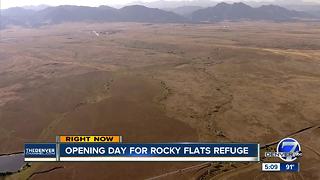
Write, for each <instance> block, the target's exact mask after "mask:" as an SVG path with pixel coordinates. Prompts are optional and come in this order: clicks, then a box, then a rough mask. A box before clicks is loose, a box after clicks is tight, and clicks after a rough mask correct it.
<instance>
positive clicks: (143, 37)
mask: <svg viewBox="0 0 320 180" xmlns="http://www.w3.org/2000/svg"><path fill="white" fill-rule="evenodd" d="M191 9H193V10H191ZM179 11H180V12H181V8H180V10H179ZM186 11H187V12H188V15H185V14H184V13H182V14H184V15H182V14H181V13H180V14H179V13H176V12H173V11H169V10H168V9H165V10H163V9H159V8H154V7H153V8H148V7H146V6H143V5H132V6H126V7H122V8H111V7H108V6H100V7H86V6H57V7H45V8H44V9H41V10H31V9H26V8H21V7H19V8H9V9H5V10H1V14H2V15H1V30H0V179H4V180H11V179H148V178H150V179H297V180H300V179H301V180H305V179H310V180H311V179H320V172H319V169H320V151H319V149H320V138H319V136H320V119H319V118H320V95H319V92H320V20H319V17H318V16H317V15H315V14H314V13H307V12H303V11H298V10H290V9H287V8H284V7H280V6H276V5H262V6H258V7H254V6H249V5H247V4H245V3H219V4H217V5H214V6H212V7H205V8H201V9H199V8H190V7H188V8H183V12H186ZM191 11H193V12H191ZM319 12H320V11H319ZM67 134H72V135H95V134H98V135H100V134H112V135H113V134H115V135H122V136H123V138H124V141H126V142H135V143H148V142H156V143H158V142H159V143H160V142H163V143H164V142H258V143H260V145H261V151H262V152H264V151H266V150H267V149H270V148H274V145H275V143H277V142H278V141H279V140H280V139H282V138H284V137H287V136H291V137H295V138H296V139H298V140H299V142H300V144H301V146H302V149H303V157H302V158H301V159H300V163H301V166H303V168H301V171H300V172H299V173H295V174H290V173H282V174H280V173H271V174H270V173H265V172H261V171H260V169H261V166H259V164H258V163H246V162H244V163H222V162H212V163H211V162H210V163H206V162H198V163H197V162H175V163H169V162H161V163H159V162H139V163H133V162H124V163H123V162H122V163H121V162H114V163H109V162H108V163H100V162H99V163H94V162H85V163H83V162H82V163H76V162H72V163H27V164H26V163H24V162H22V161H21V160H20V159H19V157H16V159H14V158H13V160H10V158H8V156H13V155H18V156H19V154H20V155H21V152H22V153H23V144H24V143H26V142H51V141H55V136H57V135H67ZM1 158H3V159H1ZM6 158H7V159H6ZM1 161H2V162H1ZM9 164H10V165H9ZM9 166H10V168H12V167H15V166H18V170H12V171H11V170H10V171H9V170H5V169H8V167H9ZM2 168H3V169H4V170H3V169H2ZM10 168H9V169H10ZM13 169H15V168H13ZM106 169H107V171H106ZM101 177H103V178H101Z"/></svg>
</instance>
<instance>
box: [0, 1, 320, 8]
mask: <svg viewBox="0 0 320 180" xmlns="http://www.w3.org/2000/svg"><path fill="white" fill-rule="evenodd" d="M136 1H143V2H151V1H157V0H0V2H1V8H2V9H5V8H9V7H15V6H26V5H39V4H46V5H51V6H57V5H65V4H68V5H85V6H99V5H111V6H114V5H122V4H126V3H132V2H136ZM167 1H179V0H167ZM184 1H185V0H184ZM200 1H201V0H200ZM212 1H222V0H212ZM226 1H241V0H226ZM249 1H250V0H249ZM252 1H264V2H265V1H273V0H252ZM288 1H296V0H288ZM304 1H309V2H320V0H304Z"/></svg>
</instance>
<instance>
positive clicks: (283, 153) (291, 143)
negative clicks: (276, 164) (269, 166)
mask: <svg viewBox="0 0 320 180" xmlns="http://www.w3.org/2000/svg"><path fill="white" fill-rule="evenodd" d="M265 156H266V157H279V158H280V159H282V160H283V161H285V162H292V161H295V160H296V159H297V158H298V157H300V156H302V153H301V146H300V144H299V142H298V141H297V140H295V139H293V138H284V139H282V140H281V141H280V142H279V143H278V146H277V152H266V153H265Z"/></svg>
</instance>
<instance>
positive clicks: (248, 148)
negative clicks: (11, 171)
mask: <svg viewBox="0 0 320 180" xmlns="http://www.w3.org/2000/svg"><path fill="white" fill-rule="evenodd" d="M259 150H260V148H259V144H233V143H230V144H209V143H206V144H204V143H174V144H126V143H114V144H110V143H97V144H95V143H57V144H56V143H52V144H48V143H47V144H46V143H41V144H40V143H39V144H36V143H34V144H25V161H229V162H230V161H259V160H260V157H259V154H260V152H259Z"/></svg>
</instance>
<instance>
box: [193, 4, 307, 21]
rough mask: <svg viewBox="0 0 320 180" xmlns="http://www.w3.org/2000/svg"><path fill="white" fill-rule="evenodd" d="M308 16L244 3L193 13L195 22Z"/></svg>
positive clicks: (220, 5) (291, 18)
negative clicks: (254, 6)
mask: <svg viewBox="0 0 320 180" xmlns="http://www.w3.org/2000/svg"><path fill="white" fill-rule="evenodd" d="M307 17H309V15H308V14H306V13H303V12H298V11H293V10H288V9H285V8H283V7H280V6H275V5H263V6H261V7H257V8H253V7H251V6H249V5H247V4H244V3H241V2H240V3H233V4H227V3H219V4H217V5H216V6H214V7H208V8H204V9H200V10H198V11H195V12H193V13H192V17H191V18H192V20H193V21H209V22H212V21H213V22H214V21H222V20H242V19H245V20H273V21H280V20H281V21H286V20H293V19H297V18H307Z"/></svg>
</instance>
